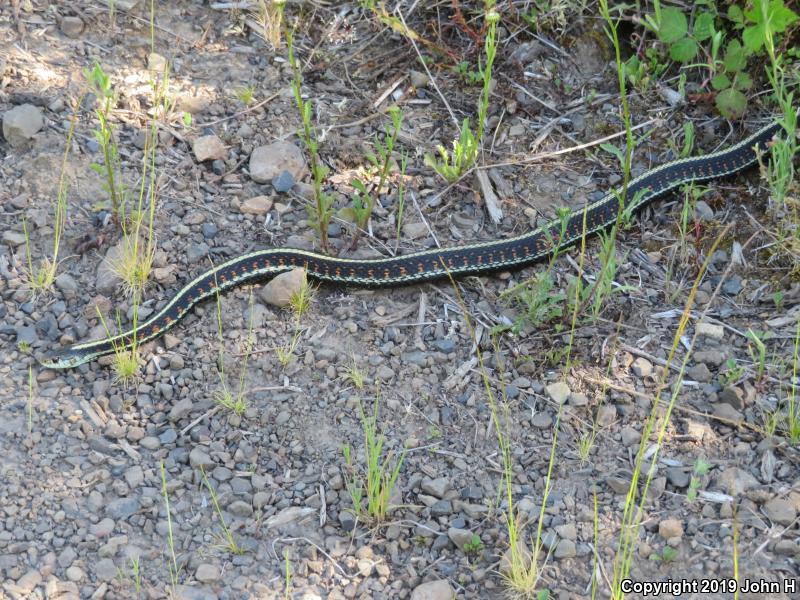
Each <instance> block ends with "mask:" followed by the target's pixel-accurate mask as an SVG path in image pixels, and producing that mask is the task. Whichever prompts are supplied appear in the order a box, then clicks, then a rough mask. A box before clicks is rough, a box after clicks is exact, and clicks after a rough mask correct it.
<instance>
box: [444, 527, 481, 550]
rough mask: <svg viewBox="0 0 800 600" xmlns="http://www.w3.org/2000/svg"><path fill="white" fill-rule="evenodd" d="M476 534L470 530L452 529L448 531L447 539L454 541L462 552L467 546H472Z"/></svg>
mask: <svg viewBox="0 0 800 600" xmlns="http://www.w3.org/2000/svg"><path fill="white" fill-rule="evenodd" d="M474 535H475V534H474V533H472V532H471V531H469V530H468V529H459V528H457V527H450V528H449V529H448V530H447V537H448V538H449V539H450V541H452V542H453V543H454V544H455V545H456V546H457V547H458V549H459V550H461V551H462V552H463V551H464V548H465V547H466V546H467V545H471V544H472V539H473V536H474Z"/></svg>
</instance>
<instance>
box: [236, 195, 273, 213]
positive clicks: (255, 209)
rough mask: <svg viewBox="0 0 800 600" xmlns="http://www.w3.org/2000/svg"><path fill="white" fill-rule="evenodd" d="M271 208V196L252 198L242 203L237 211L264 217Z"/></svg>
mask: <svg viewBox="0 0 800 600" xmlns="http://www.w3.org/2000/svg"><path fill="white" fill-rule="evenodd" d="M271 208H272V197H271V196H253V197H252V198H248V199H247V200H245V201H244V202H242V205H241V206H240V207H239V210H240V211H242V212H243V213H244V214H246V215H265V214H267V213H268V212H269V211H270V209H271Z"/></svg>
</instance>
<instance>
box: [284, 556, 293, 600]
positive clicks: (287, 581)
mask: <svg viewBox="0 0 800 600" xmlns="http://www.w3.org/2000/svg"><path fill="white" fill-rule="evenodd" d="M291 590H292V568H291V564H290V563H289V551H288V550H284V551H283V599H284V600H290V599H291V597H292V595H291Z"/></svg>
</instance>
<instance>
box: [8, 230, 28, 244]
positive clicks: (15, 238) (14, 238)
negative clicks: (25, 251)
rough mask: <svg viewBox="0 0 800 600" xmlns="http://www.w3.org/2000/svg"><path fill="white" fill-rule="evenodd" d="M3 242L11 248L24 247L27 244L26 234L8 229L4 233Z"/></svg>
mask: <svg viewBox="0 0 800 600" xmlns="http://www.w3.org/2000/svg"><path fill="white" fill-rule="evenodd" d="M2 241H3V243H4V244H7V245H9V246H14V247H17V246H22V244H24V243H25V234H24V233H22V232H19V231H11V230H10V229H7V230H6V231H4V232H3V237H2Z"/></svg>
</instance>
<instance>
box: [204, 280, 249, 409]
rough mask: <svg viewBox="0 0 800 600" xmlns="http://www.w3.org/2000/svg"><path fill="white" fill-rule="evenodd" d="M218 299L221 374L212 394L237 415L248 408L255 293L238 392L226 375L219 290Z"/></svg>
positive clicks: (219, 368) (216, 400)
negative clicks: (246, 376)
mask: <svg viewBox="0 0 800 600" xmlns="http://www.w3.org/2000/svg"><path fill="white" fill-rule="evenodd" d="M216 300H217V337H218V339H219V355H218V357H217V373H218V374H219V383H220V387H219V389H217V390H215V391H214V393H213V394H212V398H213V399H214V402H216V403H217V404H219V405H220V406H222V407H223V408H227V409H228V410H230V411H233V412H234V413H235V414H237V415H242V414H244V412H245V411H246V410H247V394H246V392H247V385H246V383H245V375H246V374H247V363H248V362H249V360H250V356H251V355H252V354H253V346H254V345H255V335H254V334H253V294H252V292H251V293H250V309H249V311H248V312H249V315H250V318H249V319H248V328H247V340H246V341H245V345H244V352H243V358H242V361H241V365H240V367H239V384H238V386H237V389H236V393H235V394H234V392H233V391H232V390H231V389H230V388H229V387H228V383H227V378H226V377H225V340H224V338H223V336H222V303H221V301H220V296H219V290H218V291H217V294H216Z"/></svg>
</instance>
